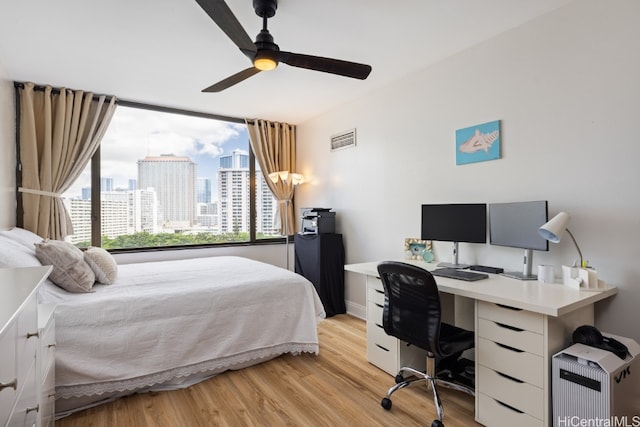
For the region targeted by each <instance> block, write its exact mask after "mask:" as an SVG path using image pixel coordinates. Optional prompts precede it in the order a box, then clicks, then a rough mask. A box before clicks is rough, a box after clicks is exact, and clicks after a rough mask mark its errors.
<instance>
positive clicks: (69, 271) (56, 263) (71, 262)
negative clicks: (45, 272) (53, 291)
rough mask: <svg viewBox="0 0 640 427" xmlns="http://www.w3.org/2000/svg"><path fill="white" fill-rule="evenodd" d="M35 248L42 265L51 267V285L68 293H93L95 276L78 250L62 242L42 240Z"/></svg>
mask: <svg viewBox="0 0 640 427" xmlns="http://www.w3.org/2000/svg"><path fill="white" fill-rule="evenodd" d="M35 246H36V256H37V257H38V259H39V260H40V262H42V265H52V266H53V271H52V272H51V274H50V275H49V279H51V281H52V282H53V283H55V284H56V285H58V286H59V287H61V288H62V289H64V290H67V291H69V292H76V293H79V292H93V290H92V289H91V288H92V287H93V284H94V283H95V281H96V275H95V274H94V272H93V270H91V267H89V264H87V263H86V262H85V261H84V256H83V254H82V251H81V250H80V249H78V248H76V247H75V246H74V245H72V244H71V243H69V242H64V241H62V240H44V241H42V242H41V243H36V244H35Z"/></svg>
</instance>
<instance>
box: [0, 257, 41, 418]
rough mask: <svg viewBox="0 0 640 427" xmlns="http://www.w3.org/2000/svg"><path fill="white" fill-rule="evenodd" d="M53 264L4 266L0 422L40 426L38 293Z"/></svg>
mask: <svg viewBox="0 0 640 427" xmlns="http://www.w3.org/2000/svg"><path fill="white" fill-rule="evenodd" d="M50 271H51V267H48V266H47V267H26V268H15V269H14V268H10V269H9V268H2V269H0V425H2V426H5V425H6V426H9V427H13V426H32V425H39V420H40V417H39V410H40V401H41V399H40V397H39V395H38V391H39V390H41V387H40V386H39V385H38V382H39V378H38V368H37V365H36V363H38V361H39V359H38V361H37V360H36V354H38V353H39V351H40V340H39V330H38V304H37V300H36V293H37V290H38V287H39V286H40V284H41V283H42V282H43V281H44V280H45V279H46V278H47V276H48V275H49V273H50Z"/></svg>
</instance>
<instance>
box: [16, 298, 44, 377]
mask: <svg viewBox="0 0 640 427" xmlns="http://www.w3.org/2000/svg"><path fill="white" fill-rule="evenodd" d="M16 326H17V333H18V338H17V340H16V346H17V347H16V349H17V353H16V357H17V362H18V365H17V366H18V381H20V380H22V379H23V378H24V376H25V375H26V373H27V369H28V368H29V367H30V366H31V364H32V363H33V362H34V360H35V357H36V350H37V348H38V343H39V341H38V305H37V303H36V295H35V294H33V295H31V296H30V297H29V298H28V299H26V300H25V302H24V304H23V305H22V309H21V310H20V312H19V314H18V317H17V323H16Z"/></svg>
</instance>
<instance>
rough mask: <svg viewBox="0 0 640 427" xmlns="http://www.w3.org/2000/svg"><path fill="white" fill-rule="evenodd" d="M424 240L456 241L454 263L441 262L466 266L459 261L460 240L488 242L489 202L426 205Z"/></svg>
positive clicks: (424, 207) (452, 265) (444, 264)
mask: <svg viewBox="0 0 640 427" xmlns="http://www.w3.org/2000/svg"><path fill="white" fill-rule="evenodd" d="M421 239H422V240H435V241H440V242H452V243H453V256H452V260H451V262H450V263H440V264H438V266H442V267H453V268H466V267H468V265H466V264H458V243H459V242H464V243H486V241H487V204H486V203H453V204H427V205H422V231H421Z"/></svg>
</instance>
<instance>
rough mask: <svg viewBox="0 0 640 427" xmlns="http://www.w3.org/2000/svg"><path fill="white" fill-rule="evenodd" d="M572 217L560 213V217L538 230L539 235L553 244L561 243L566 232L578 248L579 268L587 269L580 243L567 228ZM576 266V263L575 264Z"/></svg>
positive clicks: (552, 219) (557, 216)
mask: <svg viewBox="0 0 640 427" xmlns="http://www.w3.org/2000/svg"><path fill="white" fill-rule="evenodd" d="M570 218H571V217H570V216H569V214H568V213H566V212H560V213H559V214H558V215H556V216H554V217H553V218H551V220H550V221H549V222H547V223H546V224H544V225H543V226H542V227H540V228H539V229H538V233H540V235H541V236H542V237H544V238H545V239H547V240H548V241H550V242H552V243H559V242H560V239H561V238H562V233H564V232H565V231H566V232H567V233H568V234H569V236H570V237H571V240H573V244H574V245H575V246H576V249H577V250H578V255H579V256H580V264H579V265H578V266H577V267H582V268H584V267H587V262H586V261H584V259H583V258H582V251H580V247H579V246H578V242H576V238H575V237H573V234H571V231H569V229H568V228H567V224H568V223H569V219H570ZM574 266H575V263H574Z"/></svg>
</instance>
